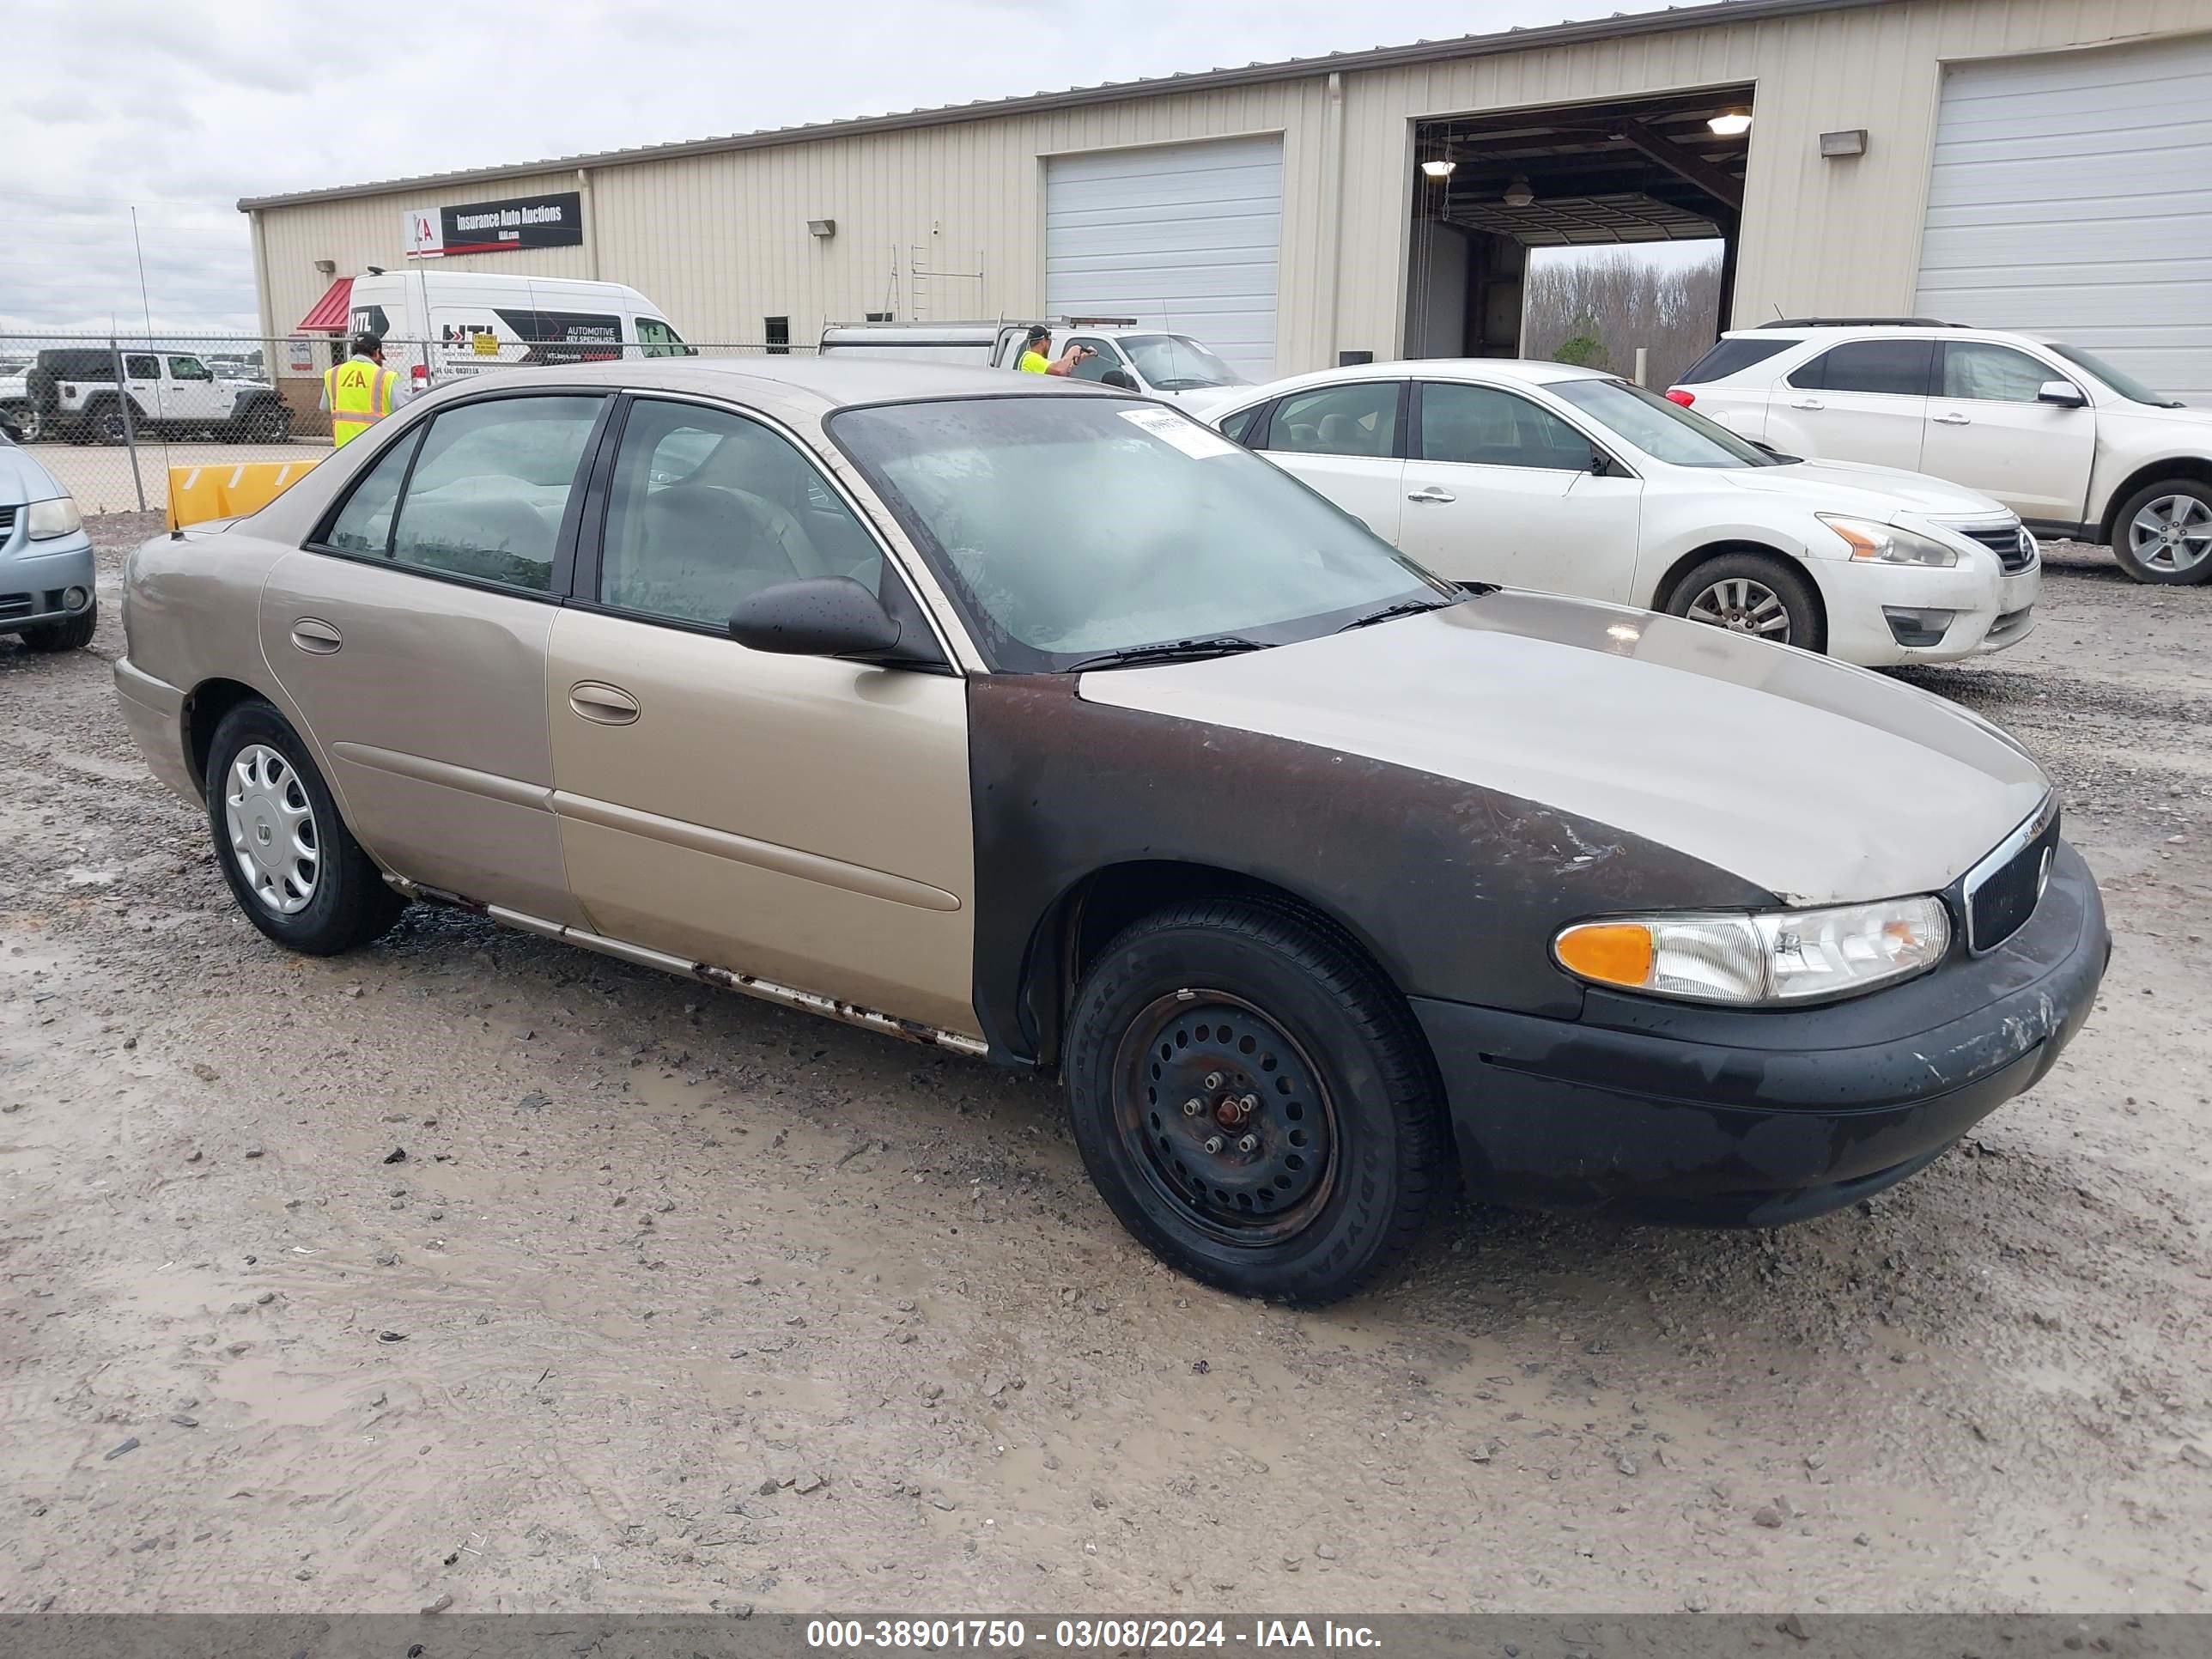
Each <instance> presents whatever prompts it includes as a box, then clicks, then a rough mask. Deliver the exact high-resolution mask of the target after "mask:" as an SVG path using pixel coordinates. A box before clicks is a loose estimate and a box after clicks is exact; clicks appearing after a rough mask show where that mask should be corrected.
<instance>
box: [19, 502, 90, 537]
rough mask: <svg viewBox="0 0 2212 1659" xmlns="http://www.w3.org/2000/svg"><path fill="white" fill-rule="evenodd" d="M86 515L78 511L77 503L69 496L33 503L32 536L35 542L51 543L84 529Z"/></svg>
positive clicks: (31, 516) (31, 515)
mask: <svg viewBox="0 0 2212 1659" xmlns="http://www.w3.org/2000/svg"><path fill="white" fill-rule="evenodd" d="M83 525H84V514H83V513H80V512H78V511H77V510H76V501H74V500H72V499H71V498H70V497H69V496H67V495H57V496H55V497H54V498H53V499H52V501H33V502H32V503H31V513H30V535H31V539H32V540H33V541H34V542H43V541H51V540H52V538H54V537H56V536H66V535H68V534H69V533H70V532H71V531H72V530H77V529H81V528H82V527H83Z"/></svg>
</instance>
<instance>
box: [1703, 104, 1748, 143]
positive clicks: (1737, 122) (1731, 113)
mask: <svg viewBox="0 0 2212 1659" xmlns="http://www.w3.org/2000/svg"><path fill="white" fill-rule="evenodd" d="M1705 125H1707V126H1708V127H1710V128H1711V129H1712V132H1713V136H1714V137H1716V138H1741V137H1743V135H1744V134H1745V133H1747V132H1749V131H1751V112H1750V111H1749V110H1747V109H1724V110H1723V111H1722V112H1720V113H1719V114H1718V115H1716V116H1714V117H1713V118H1712V119H1711V120H1710V121H1708V122H1706V123H1705Z"/></svg>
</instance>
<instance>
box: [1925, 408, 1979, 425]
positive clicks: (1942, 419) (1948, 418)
mask: <svg viewBox="0 0 2212 1659" xmlns="http://www.w3.org/2000/svg"><path fill="white" fill-rule="evenodd" d="M1932 418H1933V419H1934V420H1935V422H1936V425H1938V426H1972V424H1973V422H1972V420H1970V419H1968V418H1967V417H1966V416H1964V415H1960V414H1958V413H1956V412H1955V411H1954V412H1953V413H1951V414H1948V415H1937V416H1933V417H1932Z"/></svg>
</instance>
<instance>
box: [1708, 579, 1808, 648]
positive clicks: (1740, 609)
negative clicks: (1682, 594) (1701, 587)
mask: <svg viewBox="0 0 2212 1659" xmlns="http://www.w3.org/2000/svg"><path fill="white" fill-rule="evenodd" d="M1686 614H1687V616H1688V617H1689V618H1690V620H1691V621H1692V622H1701V623H1706V624H1708V625H1709V626H1711V627H1714V628H1725V629H1728V630H1729V632H1730V633H1732V634H1755V635H1758V636H1759V638H1760V639H1762V640H1773V641H1778V643H1780V644H1783V645H1787V644H1789V643H1790V612H1789V611H1788V610H1786V609H1785V608H1784V605H1783V603H1782V598H1781V596H1780V595H1779V594H1778V593H1777V592H1775V591H1774V590H1773V589H1772V588H1771V587H1769V586H1766V584H1765V583H1764V582H1759V581H1753V580H1752V579H1751V578H1750V577H1748V576H1726V577H1723V578H1722V579H1721V580H1719V581H1717V582H1715V583H1714V584H1713V585H1712V586H1711V587H1708V588H1707V589H1705V592H1702V593H1700V594H1699V595H1698V597H1697V598H1696V599H1692V601H1691V602H1690V609H1689V611H1687V612H1686Z"/></svg>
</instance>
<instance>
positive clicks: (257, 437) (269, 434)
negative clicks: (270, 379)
mask: <svg viewBox="0 0 2212 1659" xmlns="http://www.w3.org/2000/svg"><path fill="white" fill-rule="evenodd" d="M246 437H247V439H248V440H250V441H252V442H254V443H258V444H282V443H289V442H290V441H291V440H292V411H291V410H289V409H287V408H285V407H284V405H283V404H261V405H260V406H259V407H258V408H256V409H254V410H251V411H250V412H249V413H248V414H247V415H246Z"/></svg>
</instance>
